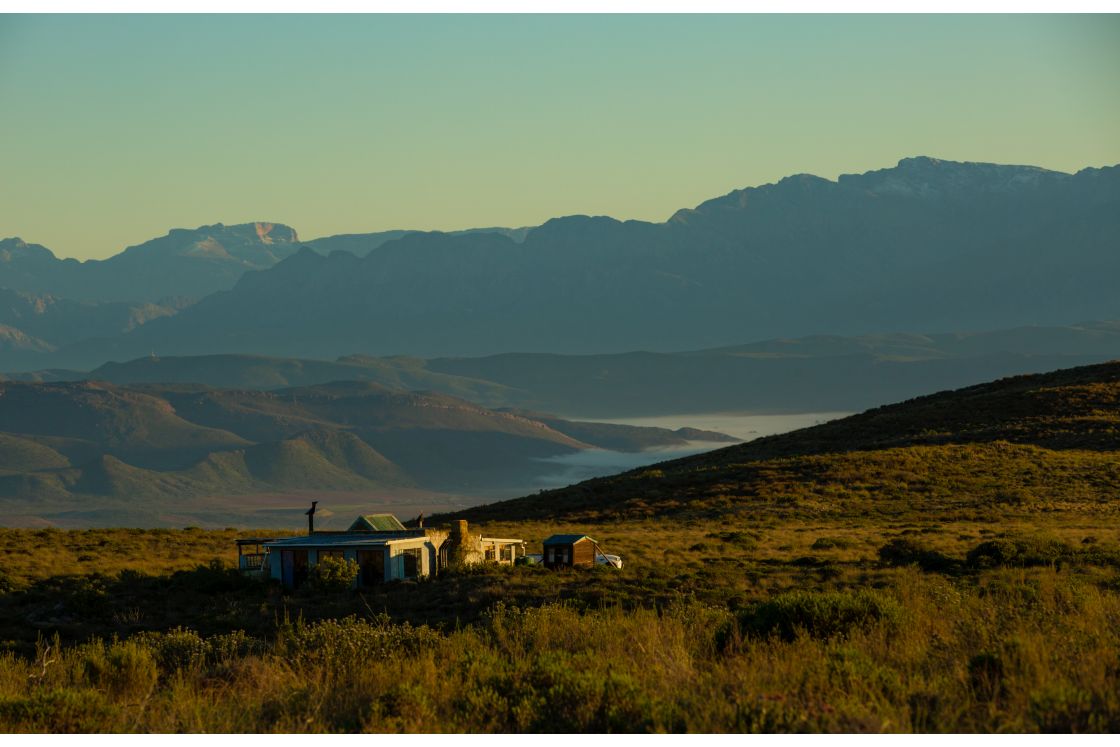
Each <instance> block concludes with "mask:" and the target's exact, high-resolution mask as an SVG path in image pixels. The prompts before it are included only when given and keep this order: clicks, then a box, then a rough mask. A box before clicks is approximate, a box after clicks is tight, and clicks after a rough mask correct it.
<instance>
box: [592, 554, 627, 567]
mask: <svg viewBox="0 0 1120 747" xmlns="http://www.w3.org/2000/svg"><path fill="white" fill-rule="evenodd" d="M595 565H609V566H611V567H613V568H618V569H619V570H622V558H620V557H619V556H618V555H607V554H606V553H602V552H601V553H596V554H595Z"/></svg>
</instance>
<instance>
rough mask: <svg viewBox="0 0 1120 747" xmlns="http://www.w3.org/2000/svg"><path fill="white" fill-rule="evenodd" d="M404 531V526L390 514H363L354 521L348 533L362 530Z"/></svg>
mask: <svg viewBox="0 0 1120 747" xmlns="http://www.w3.org/2000/svg"><path fill="white" fill-rule="evenodd" d="M402 529H404V524H402V523H401V522H400V519H398V518H397V517H396V516H393V515H392V514H363V515H361V516H359V517H358V518H356V519H354V523H353V524H351V525H350V531H351V532H353V531H355V530H364V531H367V532H368V531H374V532H393V531H396V532H399V531H400V530H402Z"/></svg>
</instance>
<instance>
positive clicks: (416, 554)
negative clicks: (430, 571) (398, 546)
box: [401, 547, 424, 578]
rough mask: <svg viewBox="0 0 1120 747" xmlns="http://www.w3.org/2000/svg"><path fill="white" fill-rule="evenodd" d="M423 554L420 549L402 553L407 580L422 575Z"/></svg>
mask: <svg viewBox="0 0 1120 747" xmlns="http://www.w3.org/2000/svg"><path fill="white" fill-rule="evenodd" d="M423 552H424V551H423V550H421V549H420V548H419V547H415V548H410V549H408V550H402V551H401V556H402V557H403V558H404V577H405V578H416V577H417V576H419V575H420V569H421V568H423V560H422V557H423V555H422V554H423Z"/></svg>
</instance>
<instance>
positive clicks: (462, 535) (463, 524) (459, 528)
mask: <svg viewBox="0 0 1120 747" xmlns="http://www.w3.org/2000/svg"><path fill="white" fill-rule="evenodd" d="M455 534H456V535H457V536H458V537H459V542H464V541H466V539H467V520H466V519H459V520H458V521H456V522H455Z"/></svg>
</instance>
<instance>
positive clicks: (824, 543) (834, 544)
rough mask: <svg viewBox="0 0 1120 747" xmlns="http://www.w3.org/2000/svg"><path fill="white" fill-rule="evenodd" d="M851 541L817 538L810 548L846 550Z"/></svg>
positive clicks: (850, 545)
mask: <svg viewBox="0 0 1120 747" xmlns="http://www.w3.org/2000/svg"><path fill="white" fill-rule="evenodd" d="M852 544H853V543H852V541H851V540H848V539H844V538H843V537H817V539H816V540H814V541H813V544H812V545H811V546H810V549H812V550H847V549H848V548H849V547H852Z"/></svg>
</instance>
